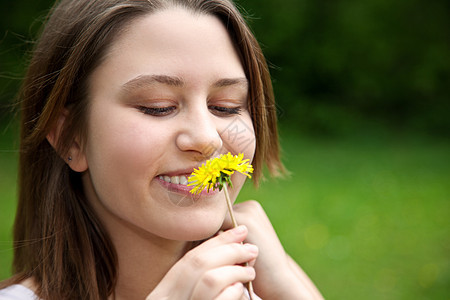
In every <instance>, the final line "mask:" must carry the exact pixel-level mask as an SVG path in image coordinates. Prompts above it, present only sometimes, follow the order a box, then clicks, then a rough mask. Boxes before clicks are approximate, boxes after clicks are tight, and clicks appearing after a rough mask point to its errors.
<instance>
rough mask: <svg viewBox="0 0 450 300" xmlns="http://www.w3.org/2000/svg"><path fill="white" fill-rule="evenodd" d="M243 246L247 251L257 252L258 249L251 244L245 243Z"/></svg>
mask: <svg viewBox="0 0 450 300" xmlns="http://www.w3.org/2000/svg"><path fill="white" fill-rule="evenodd" d="M244 247H245V248H246V249H247V251H248V252H251V253H254V254H256V253H258V251H259V249H258V247H257V246H256V245H253V244H245V245H244Z"/></svg>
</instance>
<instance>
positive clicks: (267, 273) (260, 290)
mask: <svg viewBox="0 0 450 300" xmlns="http://www.w3.org/2000/svg"><path fill="white" fill-rule="evenodd" d="M234 214H235V217H236V219H237V222H238V224H243V225H246V226H247V228H248V231H249V234H248V236H247V239H246V242H249V243H252V244H255V245H257V246H258V248H259V255H258V260H257V261H256V264H255V270H256V279H255V280H254V281H253V286H254V289H255V293H256V294H257V295H258V296H260V297H261V298H262V299H264V300H271V299H281V300H287V299H296V300H298V299H323V297H322V295H321V294H320V292H319V291H318V290H317V288H316V287H315V286H314V284H313V283H312V281H311V280H310V279H309V278H308V276H307V275H306V274H305V273H304V272H303V270H302V269H301V268H300V267H299V266H298V265H297V263H295V261H294V260H292V258H290V257H289V256H288V255H287V254H286V252H285V251H284V249H283V246H282V245H281V243H280V240H279V239H278V236H277V234H276V233H275V230H274V229H273V226H272V224H271V223H270V221H269V218H268V217H267V215H266V213H265V212H264V210H263V208H262V207H261V205H260V204H259V203H258V202H256V201H246V202H243V203H240V204H236V205H234ZM230 227H231V222H230V221H229V220H227V221H226V222H225V224H224V229H227V228H230Z"/></svg>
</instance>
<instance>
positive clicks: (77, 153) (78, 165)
mask: <svg viewBox="0 0 450 300" xmlns="http://www.w3.org/2000/svg"><path fill="white" fill-rule="evenodd" d="M68 115H69V111H68V110H67V109H64V110H63V111H62V112H61V113H60V115H59V117H58V121H57V122H56V124H55V126H54V127H53V128H52V129H51V130H50V132H49V133H48V134H47V141H48V142H49V143H50V145H52V147H53V148H54V149H55V150H56V145H58V141H59V138H60V136H61V132H62V129H63V126H64V122H65V121H66V118H67V116H68ZM61 158H62V159H63V160H64V161H65V162H66V163H67V164H68V165H69V167H70V168H71V169H72V170H73V171H75V172H84V171H86V170H87V169H88V164H87V159H86V155H85V153H84V151H83V149H82V147H81V146H80V143H79V140H78V139H75V140H74V141H73V142H72V145H70V148H69V153H68V155H67V157H61Z"/></svg>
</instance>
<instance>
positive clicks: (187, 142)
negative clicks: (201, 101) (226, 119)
mask: <svg viewBox="0 0 450 300" xmlns="http://www.w3.org/2000/svg"><path fill="white" fill-rule="evenodd" d="M176 144H177V147H178V148H179V149H180V150H181V151H184V152H192V153H193V154H194V155H195V156H196V158H195V159H196V160H199V161H201V160H205V159H208V158H210V157H212V156H213V155H214V153H216V152H218V151H219V150H220V149H221V148H222V145H223V144H222V138H221V136H220V134H219V132H218V127H217V124H216V122H214V117H213V116H212V115H211V114H210V112H209V111H208V109H207V108H206V110H205V109H197V110H196V111H195V112H194V113H188V115H187V116H186V118H184V120H183V124H182V125H181V129H180V131H179V134H178V135H177V138H176Z"/></svg>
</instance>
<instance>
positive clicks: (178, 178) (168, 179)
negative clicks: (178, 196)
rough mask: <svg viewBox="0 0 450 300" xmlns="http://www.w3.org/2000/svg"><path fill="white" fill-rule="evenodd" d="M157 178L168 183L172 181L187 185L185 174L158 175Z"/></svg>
mask: <svg viewBox="0 0 450 300" xmlns="http://www.w3.org/2000/svg"><path fill="white" fill-rule="evenodd" d="M159 179H161V180H164V181H165V182H168V183H174V184H182V185H187V184H188V178H187V176H186V175H182V176H171V177H169V176H159Z"/></svg>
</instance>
